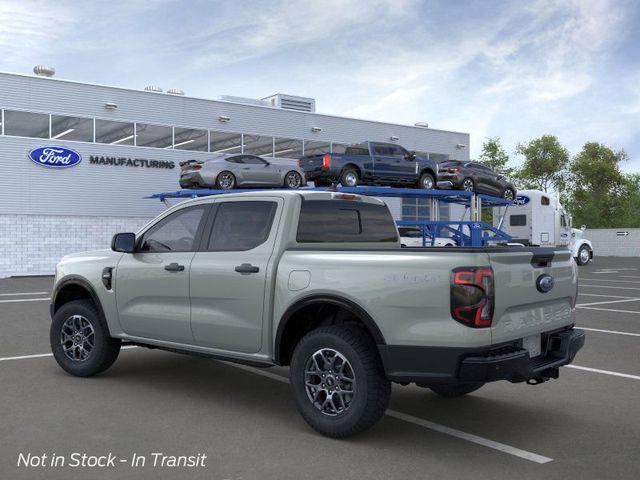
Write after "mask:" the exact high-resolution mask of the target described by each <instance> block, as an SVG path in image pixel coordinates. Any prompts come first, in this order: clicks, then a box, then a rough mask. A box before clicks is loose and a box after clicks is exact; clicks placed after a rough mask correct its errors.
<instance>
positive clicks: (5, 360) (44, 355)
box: [0, 345, 138, 362]
mask: <svg viewBox="0 0 640 480" xmlns="http://www.w3.org/2000/svg"><path fill="white" fill-rule="evenodd" d="M130 348H138V347H137V346H136V345H125V346H124V347H121V348H120V350H129V349H130ZM42 357H53V353H38V354H36V355H20V356H18V357H2V358H0V362H8V361H11V360H28V359H30V358H42Z"/></svg>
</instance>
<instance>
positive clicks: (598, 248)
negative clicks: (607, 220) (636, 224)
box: [584, 228, 640, 257]
mask: <svg viewBox="0 0 640 480" xmlns="http://www.w3.org/2000/svg"><path fill="white" fill-rule="evenodd" d="M622 232H628V235H618V233H622ZM584 238H586V239H587V240H591V242H592V243H593V254H594V256H595V257H640V228H588V229H587V230H586V231H585V232H584Z"/></svg>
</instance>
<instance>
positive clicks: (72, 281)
mask: <svg viewBox="0 0 640 480" xmlns="http://www.w3.org/2000/svg"><path fill="white" fill-rule="evenodd" d="M69 285H77V286H79V287H82V288H83V289H84V290H86V291H87V292H89V296H90V297H91V300H92V301H93V303H94V304H95V306H96V308H97V309H98V312H99V313H100V315H101V316H102V318H103V319H104V318H105V316H104V310H103V309H102V303H101V302H100V298H98V294H97V293H96V291H95V289H94V288H93V286H92V285H91V283H90V282H89V281H88V280H86V279H85V278H83V277H80V276H78V275H69V276H68V277H65V278H64V279H62V280H61V281H60V282H59V283H58V284H57V285H56V287H55V289H54V290H53V293H52V294H51V317H52V318H53V315H54V314H55V313H56V308H55V305H56V300H57V298H58V294H59V293H60V291H61V290H62V289H63V288H65V287H68V286H69Z"/></svg>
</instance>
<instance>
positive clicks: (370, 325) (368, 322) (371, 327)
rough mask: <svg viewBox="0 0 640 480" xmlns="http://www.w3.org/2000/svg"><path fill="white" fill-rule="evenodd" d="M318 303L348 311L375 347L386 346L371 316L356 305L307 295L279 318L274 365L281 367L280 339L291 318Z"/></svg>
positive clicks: (334, 297) (343, 300) (328, 297)
mask: <svg viewBox="0 0 640 480" xmlns="http://www.w3.org/2000/svg"><path fill="white" fill-rule="evenodd" d="M319 303H323V304H325V305H326V304H329V305H335V306H338V307H341V308H344V309H345V310H347V311H349V312H350V313H352V314H353V315H354V316H356V317H357V318H358V319H359V320H361V321H362V323H364V325H365V327H366V328H367V330H368V331H369V333H370V334H371V336H372V337H373V340H374V341H375V342H376V344H377V345H386V342H385V340H384V336H383V335H382V332H381V331H380V328H378V325H377V324H376V322H375V321H374V320H373V318H371V315H369V314H368V313H367V312H366V310H364V309H363V308H362V307H361V306H360V305H358V304H357V303H355V302H353V301H351V300H348V299H346V298H344V297H340V296H338V295H330V294H319V295H309V296H307V297H304V298H302V299H299V300H298V301H296V302H295V303H294V304H292V305H290V306H289V307H288V308H287V310H286V311H285V312H284V314H283V315H282V317H281V318H280V323H279V324H278V330H277V331H276V338H275V342H274V360H275V363H276V364H278V365H282V361H283V359H282V352H281V343H282V337H283V335H284V332H285V331H286V328H287V324H288V323H289V321H290V320H291V318H292V317H293V316H294V315H295V314H296V313H297V312H298V311H300V310H301V309H303V308H305V307H308V306H310V305H314V304H319Z"/></svg>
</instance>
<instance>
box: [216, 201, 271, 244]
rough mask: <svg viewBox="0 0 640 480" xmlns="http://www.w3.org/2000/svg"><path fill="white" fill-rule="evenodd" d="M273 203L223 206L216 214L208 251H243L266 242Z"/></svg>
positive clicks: (227, 203)
mask: <svg viewBox="0 0 640 480" xmlns="http://www.w3.org/2000/svg"><path fill="white" fill-rule="evenodd" d="M277 206H278V204H277V203H276V202H260V201H256V202H223V203H221V204H220V205H219V207H218V211H217V212H216V216H215V220H214V222H213V228H212V230H211V236H210V237H209V245H208V247H207V250H209V251H216V252H220V251H227V252H228V251H244V250H251V249H253V248H256V247H257V246H259V245H261V244H263V243H264V242H266V241H267V238H269V232H270V231H271V225H272V223H273V217H274V216H275V213H276V209H277Z"/></svg>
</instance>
